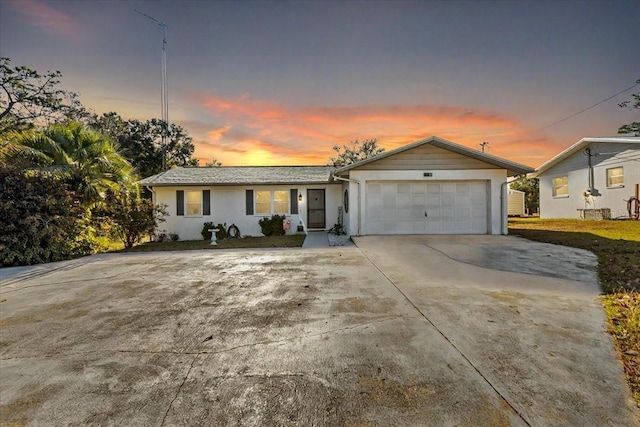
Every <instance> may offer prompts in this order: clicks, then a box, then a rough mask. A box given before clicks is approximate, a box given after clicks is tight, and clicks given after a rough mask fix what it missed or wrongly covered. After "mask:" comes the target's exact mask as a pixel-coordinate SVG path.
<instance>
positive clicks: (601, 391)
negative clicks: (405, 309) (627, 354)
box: [355, 236, 638, 425]
mask: <svg viewBox="0 0 640 427" xmlns="http://www.w3.org/2000/svg"><path fill="white" fill-rule="evenodd" d="M355 242H356V245H357V246H358V247H359V248H360V249H361V250H362V251H363V253H364V254H365V255H366V256H367V257H368V258H369V259H370V261H371V262H372V263H373V264H374V265H375V266H376V267H377V268H378V269H379V270H380V271H381V273H383V274H384V275H385V276H386V277H387V278H388V279H389V281H390V282H391V283H392V284H393V285H394V286H395V287H397V289H398V291H399V292H401V293H403V295H405V296H406V298H407V300H408V301H410V302H411V303H412V304H413V305H414V306H415V307H416V309H418V310H419V311H420V312H421V313H422V315H423V316H424V318H425V319H426V320H427V321H428V322H429V323H431V324H432V325H433V326H434V327H435V328H436V329H437V330H438V331H439V332H440V333H441V334H442V336H443V337H446V339H447V340H448V341H449V342H450V343H451V345H452V346H454V347H455V348H456V349H457V350H458V351H459V352H460V354H462V355H464V357H465V359H467V360H468V361H469V363H470V364H471V365H473V366H474V367H475V368H476V369H477V370H478V373H479V374H481V375H482V377H483V378H486V380H487V382H488V383H490V384H491V385H492V387H494V388H495V389H496V391H497V392H498V393H499V394H500V395H501V396H502V397H504V399H505V401H507V402H508V403H509V405H510V406H511V407H513V408H514V409H515V410H516V411H517V412H518V413H520V414H521V415H522V419H523V420H526V421H527V423H529V424H530V425H637V419H638V418H637V417H638V414H637V411H636V410H635V405H634V404H633V401H632V399H631V395H630V392H629V390H628V387H627V385H626V383H625V382H624V377H623V373H622V367H621V365H620V363H619V361H618V359H617V357H616V355H615V351H614V349H613V346H612V342H611V339H610V337H609V335H608V333H607V332H606V318H605V316H604V312H603V310H602V305H601V303H600V301H599V300H598V294H599V288H598V283H597V276H596V274H595V269H594V268H593V267H592V266H594V265H597V260H596V258H595V255H593V254H591V253H589V252H587V251H582V250H579V249H573V248H565V247H561V246H554V245H546V244H541V243H535V242H529V241H524V240H522V239H518V238H514V237H507V236H499V237H497V236H384V237H382V236H367V237H360V238H356V239H355ZM498 254H499V257H496V256H497V255H498ZM474 264H477V265H474ZM494 265H495V266H496V268H497V269H494V268H493V266H494ZM507 269H509V270H512V271H504V270H507ZM515 270H520V272H515ZM535 273H540V274H545V276H541V275H537V274H535ZM550 276H556V277H550ZM567 277H576V278H578V279H580V280H567V279H566V278H567Z"/></svg>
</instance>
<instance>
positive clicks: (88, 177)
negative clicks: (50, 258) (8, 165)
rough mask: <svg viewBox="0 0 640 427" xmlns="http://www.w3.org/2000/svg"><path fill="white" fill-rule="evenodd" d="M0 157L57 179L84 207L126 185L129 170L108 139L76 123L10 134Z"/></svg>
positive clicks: (129, 183)
mask: <svg viewBox="0 0 640 427" xmlns="http://www.w3.org/2000/svg"><path fill="white" fill-rule="evenodd" d="M7 141H9V142H10V143H9V144H7V145H5V147H6V148H5V149H4V150H3V152H2V156H3V157H4V158H5V160H6V161H19V162H21V163H22V165H23V167H24V168H28V169H32V170H34V171H38V172H42V173H48V174H51V175H54V176H57V177H60V178H61V179H63V180H64V181H65V182H67V183H68V184H69V186H70V188H71V189H73V190H74V191H76V192H77V193H78V194H79V195H80V196H81V198H82V200H83V202H84V203H85V204H86V205H91V204H92V203H94V202H97V201H99V200H101V199H103V198H104V195H105V192H106V190H107V189H109V188H112V189H114V188H119V187H120V186H122V185H124V186H130V185H132V184H133V182H134V181H135V179H134V177H133V176H132V167H131V165H130V164H129V162H128V161H127V160H126V159H125V158H124V157H123V156H122V155H121V154H120V153H119V152H118V146H117V144H116V143H115V142H113V141H112V140H111V139H110V138H109V137H107V136H105V135H103V134H101V133H98V132H96V131H94V130H93V129H90V128H87V127H86V126H84V125H82V124H80V123H77V122H68V123H56V124H52V125H49V126H48V127H47V128H46V129H45V130H44V131H42V132H36V131H29V132H13V133H11V134H9V135H8V136H7Z"/></svg>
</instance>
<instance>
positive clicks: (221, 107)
mask: <svg viewBox="0 0 640 427" xmlns="http://www.w3.org/2000/svg"><path fill="white" fill-rule="evenodd" d="M197 103H198V104H199V105H201V106H202V107H203V108H204V109H205V111H206V112H207V113H208V114H209V115H210V116H211V119H212V121H214V122H221V123H227V124H226V125H224V126H219V127H215V128H214V127H212V128H209V130H208V131H207V132H205V133H202V134H201V135H199V136H197V137H196V138H195V139H196V146H197V151H198V152H205V153H207V154H208V157H217V158H218V159H219V160H221V161H222V162H223V164H225V165H239V164H257V163H256V162H259V159H260V156H262V158H263V163H258V164H302V163H304V164H326V162H327V161H328V159H329V157H331V156H332V155H333V154H334V153H333V151H332V147H333V146H334V145H342V144H347V143H349V142H350V141H352V140H355V139H360V140H363V139H367V138H378V141H379V144H380V145H381V146H383V147H385V148H386V149H393V148H396V147H399V146H401V145H404V144H407V143H410V142H414V141H417V140H420V139H422V138H426V137H429V136H431V135H437V136H440V137H443V138H446V139H449V140H451V141H454V142H457V143H459V144H462V145H466V146H469V147H473V148H477V147H478V144H480V143H481V142H483V141H488V142H489V143H490V145H491V148H490V153H491V154H494V155H497V156H502V157H506V158H508V159H511V160H514V161H518V162H521V163H524V164H530V165H534V166H537V165H538V164H540V163H541V162H542V161H543V160H544V159H548V158H550V157H551V156H552V155H553V154H555V153H557V152H558V148H557V147H558V142H557V141H553V140H551V139H549V138H546V137H544V136H540V135H534V134H533V132H532V130H531V129H530V128H529V127H528V126H526V125H525V124H523V123H522V122H520V121H519V120H518V119H517V118H515V117H512V116H510V115H505V114H498V113H496V112H494V111H489V110H482V109H471V108H466V107H461V106H444V105H406V106H401V105H398V106H394V105H377V106H360V107H358V106H355V107H317V106H314V107H295V106H291V105H279V104H276V103H271V102H267V101H264V100H255V99H252V98H251V97H250V96H248V95H243V96H241V97H238V98H222V97H217V96H207V97H201V98H199V99H198V100H197Z"/></svg>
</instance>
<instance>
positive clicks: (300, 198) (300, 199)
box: [298, 193, 302, 202]
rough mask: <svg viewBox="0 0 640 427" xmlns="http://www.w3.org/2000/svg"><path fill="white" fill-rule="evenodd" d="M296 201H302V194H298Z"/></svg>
mask: <svg viewBox="0 0 640 427" xmlns="http://www.w3.org/2000/svg"><path fill="white" fill-rule="evenodd" d="M298 201H299V202H301V201H302V193H300V194H298Z"/></svg>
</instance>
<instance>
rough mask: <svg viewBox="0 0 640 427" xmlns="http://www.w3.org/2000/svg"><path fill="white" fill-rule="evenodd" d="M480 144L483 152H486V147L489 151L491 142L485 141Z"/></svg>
mask: <svg viewBox="0 0 640 427" xmlns="http://www.w3.org/2000/svg"><path fill="white" fill-rule="evenodd" d="M478 146H479V147H480V149H481V150H482V152H483V153H484V150H485V148H486V149H487V151H488V150H489V148H490V147H489V143H488V142H487V141H484V142H482V143H480V144H478Z"/></svg>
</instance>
